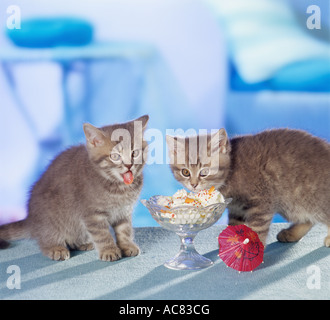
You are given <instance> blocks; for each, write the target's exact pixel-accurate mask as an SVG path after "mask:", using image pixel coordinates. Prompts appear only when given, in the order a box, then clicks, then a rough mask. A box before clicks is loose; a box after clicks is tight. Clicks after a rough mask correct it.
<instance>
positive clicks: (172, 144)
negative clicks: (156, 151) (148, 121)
mask: <svg viewBox="0 0 330 320" xmlns="http://www.w3.org/2000/svg"><path fill="white" fill-rule="evenodd" d="M166 143H167V145H168V150H169V151H170V153H173V154H177V153H178V150H180V149H183V150H184V147H185V139H184V138H181V137H173V136H170V135H168V134H167V135H166Z"/></svg>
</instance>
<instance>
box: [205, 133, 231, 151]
mask: <svg viewBox="0 0 330 320" xmlns="http://www.w3.org/2000/svg"><path fill="white" fill-rule="evenodd" d="M210 144H211V152H216V151H219V152H220V153H223V154H225V153H227V152H228V151H229V148H228V147H229V144H228V136H227V132H226V130H225V129H223V128H222V129H220V130H218V131H217V132H215V133H213V134H211V141H210Z"/></svg>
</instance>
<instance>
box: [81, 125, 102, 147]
mask: <svg viewBox="0 0 330 320" xmlns="http://www.w3.org/2000/svg"><path fill="white" fill-rule="evenodd" d="M83 128H84V133H85V136H86V142H87V143H88V144H89V145H90V146H91V147H101V146H103V145H104V143H105V142H104V139H105V136H104V134H103V132H102V131H101V130H100V129H98V128H96V127H94V126H92V125H91V124H89V123H84V126H83Z"/></svg>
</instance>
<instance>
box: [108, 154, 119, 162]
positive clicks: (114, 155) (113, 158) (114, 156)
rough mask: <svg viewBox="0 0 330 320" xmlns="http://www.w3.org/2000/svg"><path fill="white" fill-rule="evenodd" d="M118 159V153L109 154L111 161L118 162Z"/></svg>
mask: <svg viewBox="0 0 330 320" xmlns="http://www.w3.org/2000/svg"><path fill="white" fill-rule="evenodd" d="M120 158H121V156H120V154H118V153H111V154H110V159H111V160H113V161H118V160H120Z"/></svg>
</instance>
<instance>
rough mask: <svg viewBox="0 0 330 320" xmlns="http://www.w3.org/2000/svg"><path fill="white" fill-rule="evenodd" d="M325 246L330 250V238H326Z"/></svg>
mask: <svg viewBox="0 0 330 320" xmlns="http://www.w3.org/2000/svg"><path fill="white" fill-rule="evenodd" d="M324 245H325V246H326V247H328V248H330V236H327V237H325V239H324Z"/></svg>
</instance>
